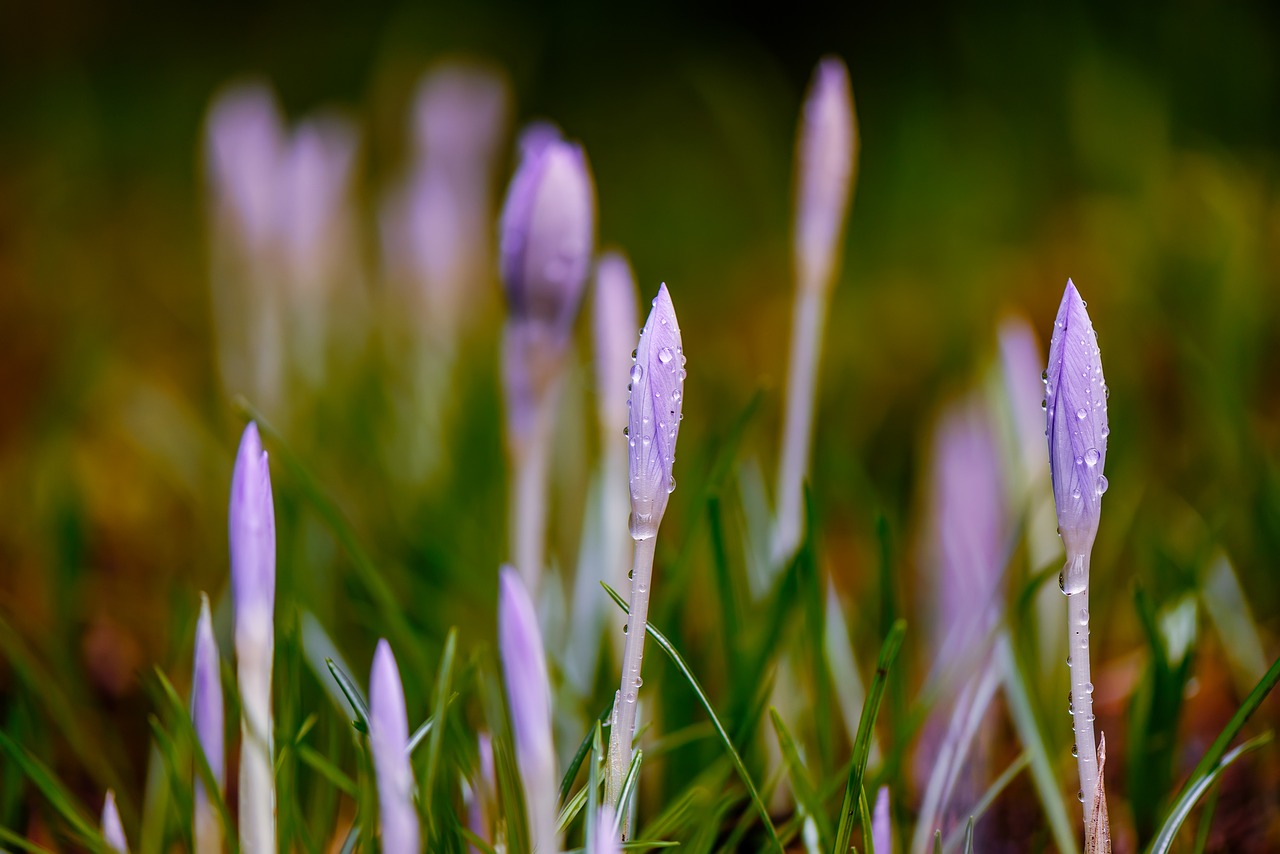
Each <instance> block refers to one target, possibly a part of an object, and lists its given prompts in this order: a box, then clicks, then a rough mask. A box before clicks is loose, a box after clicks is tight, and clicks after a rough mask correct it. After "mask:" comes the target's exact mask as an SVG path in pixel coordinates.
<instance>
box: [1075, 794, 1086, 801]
mask: <svg viewBox="0 0 1280 854" xmlns="http://www.w3.org/2000/svg"><path fill="white" fill-rule="evenodd" d="M1076 800H1078V801H1079V802H1080V803H1084V792H1076Z"/></svg>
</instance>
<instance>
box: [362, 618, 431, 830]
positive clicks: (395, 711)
mask: <svg viewBox="0 0 1280 854" xmlns="http://www.w3.org/2000/svg"><path fill="white" fill-rule="evenodd" d="M369 746H370V749H371V750H372V752H373V766H374V771H375V773H376V776H377V781H378V808H379V811H380V816H381V827H382V849H383V850H384V851H419V850H421V849H420V846H419V832H418V813H417V811H416V810H415V809H414V807H413V769H412V768H411V767H410V765H409V753H408V746H409V718H408V715H407V713H406V712H405V705H404V687H403V686H402V685H401V683H400V670H399V669H398V668H397V667H396V659H395V656H394V655H392V653H391V646H390V644H388V643H387V642H386V641H385V640H380V641H378V648H377V650H376V651H375V652H374V654H373V671H372V673H370V675H369Z"/></svg>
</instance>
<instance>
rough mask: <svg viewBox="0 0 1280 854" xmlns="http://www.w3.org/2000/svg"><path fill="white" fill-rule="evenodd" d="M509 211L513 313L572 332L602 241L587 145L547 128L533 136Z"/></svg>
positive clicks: (506, 236)
mask: <svg viewBox="0 0 1280 854" xmlns="http://www.w3.org/2000/svg"><path fill="white" fill-rule="evenodd" d="M521 149H522V151H521V161H520V165H519V167H518V168H517V169H516V173H515V176H514V177H513V178H512V179H511V186H510V189H509V190H508V192H507V200H506V204H505V206H504V208H503V211H502V222H501V232H500V233H501V242H500V246H499V255H500V265H499V266H500V269H501V272H502V281H503V285H504V286H505V288H506V293H507V302H508V305H509V308H510V312H511V317H512V318H513V319H514V320H516V321H521V322H524V321H528V322H533V323H535V324H537V325H539V326H542V327H545V329H546V330H547V333H548V335H549V336H550V337H552V338H553V339H558V338H564V337H567V335H568V333H569V327H570V326H571V325H572V324H573V319H574V317H575V316H576V315H577V312H578V305H579V303H580V302H581V301H582V292H583V288H584V287H585V286H586V281H587V272H588V270H589V269H590V264H591V255H592V247H593V243H594V240H595V191H594V188H593V185H592V180H591V171H590V169H589V167H588V166H587V159H586V155H585V154H583V152H582V149H581V148H580V147H579V146H577V145H574V144H572V143H569V142H565V141H564V140H562V139H560V138H559V136H558V135H556V136H551V135H550V134H547V133H546V132H545V130H542V129H540V130H539V131H537V133H536V134H535V135H534V136H532V137H526V138H525V140H524V142H523V144H522V146H521Z"/></svg>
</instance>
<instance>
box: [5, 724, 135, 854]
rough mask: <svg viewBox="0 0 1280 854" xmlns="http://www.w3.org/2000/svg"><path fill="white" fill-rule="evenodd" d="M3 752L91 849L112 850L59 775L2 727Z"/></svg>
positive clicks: (108, 852) (106, 853)
mask: <svg viewBox="0 0 1280 854" xmlns="http://www.w3.org/2000/svg"><path fill="white" fill-rule="evenodd" d="M0 753H7V754H9V757H10V758H11V759H12V760H13V761H14V763H15V764H16V765H18V767H19V768H21V769H22V773H23V774H25V775H26V777H27V779H28V780H30V781H31V782H32V783H33V784H34V785H35V787H36V788H37V789H39V790H40V793H41V794H43V795H44V796H45V798H46V799H47V800H48V801H49V803H50V804H51V805H52V806H53V808H54V809H55V810H56V811H57V812H58V814H59V815H60V816H62V817H63V819H65V820H66V822H67V823H68V824H69V825H71V827H72V829H73V830H74V831H75V832H76V834H77V835H78V836H79V837H80V838H81V841H82V842H83V843H84V844H85V845H86V846H87V847H88V848H89V849H90V850H92V851H95V852H99V854H111V847H110V846H109V845H107V840H106V839H104V838H103V836H102V831H100V830H99V829H98V828H97V827H95V826H94V824H93V822H92V821H90V820H89V819H88V818H86V817H85V815H84V813H83V812H81V811H80V808H79V806H77V805H76V802H75V799H74V798H73V797H72V796H71V795H70V794H69V793H68V792H67V791H66V789H64V788H63V786H62V784H61V783H60V782H58V778H57V777H55V776H54V775H53V772H52V771H50V770H49V768H48V767H47V766H45V764H44V763H43V762H41V761H40V760H39V759H36V758H35V757H34V756H32V755H31V754H29V753H27V752H26V751H25V750H23V749H22V747H21V746H19V745H18V744H16V743H14V742H13V741H11V740H10V739H9V736H7V735H5V733H4V732H3V731H0Z"/></svg>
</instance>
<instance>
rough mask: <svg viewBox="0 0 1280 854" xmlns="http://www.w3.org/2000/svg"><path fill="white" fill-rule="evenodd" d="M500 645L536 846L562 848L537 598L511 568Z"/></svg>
mask: <svg viewBox="0 0 1280 854" xmlns="http://www.w3.org/2000/svg"><path fill="white" fill-rule="evenodd" d="M498 647H499V650H500V652H501V655H502V673H503V677H504V679H505V681H506V685H507V704H508V707H509V708H510V711H511V730H512V734H513V736H514V738H515V743H516V762H517V764H518V765H519V767H520V778H521V780H522V781H523V783H524V796H525V807H526V809H527V810H528V821H529V833H530V837H531V839H532V840H533V850H534V851H535V852H542V854H552V853H553V852H556V851H559V850H560V849H559V847H558V846H559V834H558V833H557V832H556V797H557V791H558V789H557V780H556V757H555V743H554V741H553V740H552V735H551V686H550V683H549V682H548V680H547V662H546V657H545V654H544V652H543V647H542V633H541V632H540V631H539V629H538V617H537V614H536V613H535V611H534V608H533V600H532V599H530V598H529V592H528V590H527V589H526V588H525V585H524V582H523V581H522V580H521V578H520V575H519V574H518V573H517V572H516V571H515V570H514V569H512V568H511V567H503V568H502V572H501V576H500V579H499V593H498Z"/></svg>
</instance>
